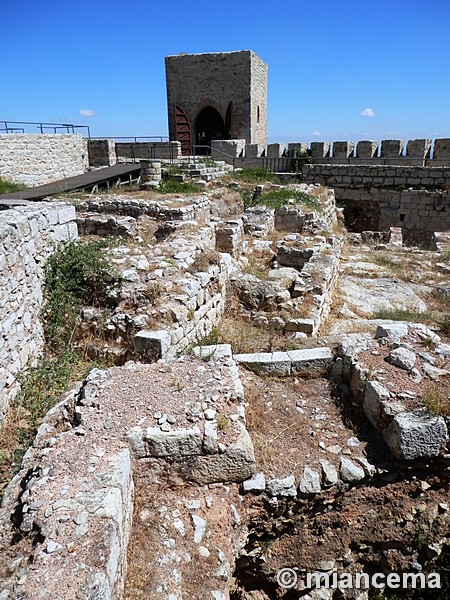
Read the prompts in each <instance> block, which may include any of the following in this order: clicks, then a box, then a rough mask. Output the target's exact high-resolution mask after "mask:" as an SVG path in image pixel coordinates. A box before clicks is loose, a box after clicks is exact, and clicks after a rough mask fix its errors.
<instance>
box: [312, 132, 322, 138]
mask: <svg viewBox="0 0 450 600" xmlns="http://www.w3.org/2000/svg"><path fill="white" fill-rule="evenodd" d="M311 135H313V136H314V137H320V136H321V135H322V134H321V133H320V131H313V132H312V134H311Z"/></svg>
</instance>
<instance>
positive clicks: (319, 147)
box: [311, 142, 331, 158]
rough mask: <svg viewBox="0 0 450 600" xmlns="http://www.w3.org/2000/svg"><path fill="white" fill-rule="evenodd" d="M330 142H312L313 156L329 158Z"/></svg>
mask: <svg viewBox="0 0 450 600" xmlns="http://www.w3.org/2000/svg"><path fill="white" fill-rule="evenodd" d="M330 149H331V144H330V142H311V156H312V157H313V158H327V157H329V156H330Z"/></svg>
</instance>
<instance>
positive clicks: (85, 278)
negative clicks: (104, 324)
mask: <svg viewBox="0 0 450 600" xmlns="http://www.w3.org/2000/svg"><path fill="white" fill-rule="evenodd" d="M107 245H108V242H105V241H91V242H88V243H80V242H72V243H70V244H68V245H67V246H66V247H65V248H63V249H61V250H59V251H57V252H56V253H55V254H53V255H52V256H51V257H50V258H49V259H48V261H47V264H46V268H45V304H44V309H43V320H44V327H45V334H46V341H47V343H48V345H49V346H50V347H52V348H53V349H63V348H65V347H66V346H67V344H69V343H70V341H71V340H72V339H73V335H74V332H75V328H76V325H77V322H78V317H79V315H80V312H81V309H82V308H83V306H86V305H90V306H107V305H108V291H109V289H110V288H111V287H112V286H113V285H115V284H117V282H118V277H117V276H115V275H114V274H111V266H110V264H109V262H108V260H107V257H106V255H105V252H104V250H105V247H106V246H107Z"/></svg>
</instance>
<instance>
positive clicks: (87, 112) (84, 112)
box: [80, 108, 97, 117]
mask: <svg viewBox="0 0 450 600" xmlns="http://www.w3.org/2000/svg"><path fill="white" fill-rule="evenodd" d="M96 114H97V113H96V112H95V110H92V108H82V109H81V110H80V115H81V116H82V117H95V115H96Z"/></svg>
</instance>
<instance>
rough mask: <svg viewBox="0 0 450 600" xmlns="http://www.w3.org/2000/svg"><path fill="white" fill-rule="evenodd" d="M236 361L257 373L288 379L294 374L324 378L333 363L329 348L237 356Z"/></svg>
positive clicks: (235, 356)
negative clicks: (287, 377)
mask: <svg viewBox="0 0 450 600" xmlns="http://www.w3.org/2000/svg"><path fill="white" fill-rule="evenodd" d="M233 358H234V360H235V361H236V362H237V363H239V364H241V365H243V366H245V367H247V368H248V369H250V370H251V371H255V372H256V373H264V374H266V375H276V376H279V377H283V376H284V377H286V376H289V375H292V374H297V375H300V376H302V375H311V374H314V376H315V377H322V376H323V375H325V374H326V373H327V372H328V369H329V367H330V366H331V363H332V362H333V354H332V352H331V350H330V349H329V348H306V349H303V350H292V351H291V352H259V353H256V354H235V355H234V357H233Z"/></svg>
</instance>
